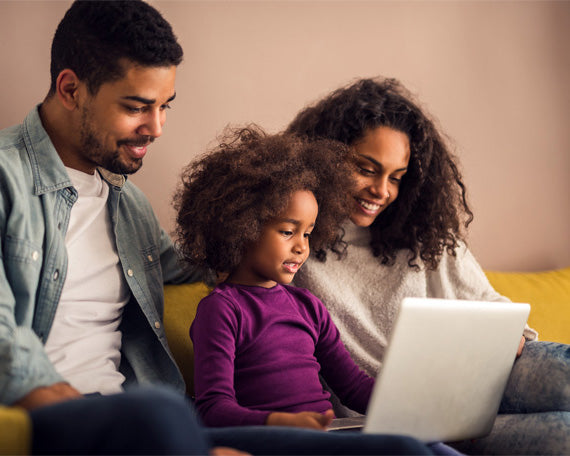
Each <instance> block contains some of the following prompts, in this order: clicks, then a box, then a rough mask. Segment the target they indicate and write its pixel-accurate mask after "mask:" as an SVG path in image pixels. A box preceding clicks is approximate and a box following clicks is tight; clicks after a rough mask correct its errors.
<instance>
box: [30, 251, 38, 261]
mask: <svg viewBox="0 0 570 456" xmlns="http://www.w3.org/2000/svg"><path fill="white" fill-rule="evenodd" d="M39 257H40V254H39V252H38V251H37V250H34V251H33V252H32V260H33V261H38V258H39Z"/></svg>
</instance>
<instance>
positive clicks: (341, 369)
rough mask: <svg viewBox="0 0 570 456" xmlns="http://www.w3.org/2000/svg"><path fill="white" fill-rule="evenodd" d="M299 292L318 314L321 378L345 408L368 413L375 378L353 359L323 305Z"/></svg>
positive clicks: (318, 352)
mask: <svg viewBox="0 0 570 456" xmlns="http://www.w3.org/2000/svg"><path fill="white" fill-rule="evenodd" d="M297 290H298V292H300V293H303V294H305V295H306V296H307V297H308V298H309V299H311V301H312V302H313V305H314V308H315V311H316V312H317V316H316V318H317V321H318V322H319V340H318V342H317V344H316V347H315V355H316V357H317V360H318V361H319V364H320V365H321V372H320V373H321V375H322V377H323V378H324V379H325V381H326V382H327V384H328V385H329V387H330V388H331V389H332V390H333V391H334V393H335V394H336V395H337V396H338V397H339V399H340V400H341V402H342V403H343V404H344V405H346V406H347V407H349V408H351V409H352V410H355V411H357V412H359V413H363V414H364V413H366V408H367V407H368V402H369V401H370V396H371V395H372V389H373V388H374V379H373V378H372V377H369V376H368V375H367V374H366V373H365V372H364V371H363V370H361V369H360V368H359V367H358V365H357V364H356V363H355V362H354V361H353V360H352V358H351V356H350V354H349V353H348V350H347V349H346V347H345V346H344V344H343V343H342V341H341V339H340V333H339V331H338V328H337V327H336V325H335V324H334V322H333V321H332V318H331V316H330V314H329V312H328V310H327V309H326V307H325V306H324V304H323V303H322V302H321V301H320V300H319V299H318V298H317V297H316V296H314V295H313V294H311V293H310V292H309V291H308V290H305V289H302V288H301V289H297Z"/></svg>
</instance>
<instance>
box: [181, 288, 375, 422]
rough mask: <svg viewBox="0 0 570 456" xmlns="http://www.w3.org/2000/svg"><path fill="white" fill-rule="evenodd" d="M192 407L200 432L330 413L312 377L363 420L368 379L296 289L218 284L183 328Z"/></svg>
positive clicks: (311, 300) (321, 312)
mask: <svg viewBox="0 0 570 456" xmlns="http://www.w3.org/2000/svg"><path fill="white" fill-rule="evenodd" d="M190 336H191V338H192V341H193V343H194V377H195V385H194V386H195V392H196V406H197V408H198V410H199V412H200V415H201V416H202V419H203V421H204V423H205V424H206V425H207V426H238V425H255V424H265V422H266V420H267V417H268V415H269V414H270V413H271V412H276V411H279V412H302V411H314V412H321V413H322V412H324V411H326V410H328V409H330V408H331V404H330V402H329V401H328V398H329V393H327V392H326V391H324V390H323V387H322V385H321V383H320V381H319V371H320V373H321V375H322V376H323V378H324V379H325V380H326V382H327V384H328V385H329V386H330V387H331V388H332V390H333V391H334V392H335V393H336V394H337V395H338V396H339V398H340V399H341V400H342V401H343V403H344V404H345V405H347V406H349V407H350V408H352V409H353V410H356V411H359V412H361V413H364V412H365V411H366V406H367V404H368V401H369V399H370V395H371V393H372V387H373V385H374V380H373V379H372V378H371V377H369V376H367V375H366V374H365V373H364V372H363V371H361V370H360V369H359V368H358V366H357V365H356V364H355V363H354V362H353V361H352V359H351V358H350V355H349V354H348V352H347V351H346V349H345V347H344V345H343V344H342V342H341V340H340V336H339V332H338V330H337V328H336V326H335V325H334V323H333V322H332V320H331V318H330V316H329V313H328V311H327V310H326V308H325V306H324V305H323V303H322V302H321V301H320V300H319V299H318V298H316V297H315V296H313V295H312V294H311V293H309V292H308V291H307V290H305V289H302V288H295V287H291V286H286V285H276V286H275V287H273V288H269V289H268V288H262V287H251V286H245V285H235V284H227V283H223V284H221V285H219V286H218V287H216V288H215V289H214V291H213V292H212V293H211V294H210V295H209V296H207V297H206V298H204V299H203V300H202V301H201V302H200V304H199V306H198V311H197V313H196V318H195V319H194V322H193V324H192V327H191V329H190Z"/></svg>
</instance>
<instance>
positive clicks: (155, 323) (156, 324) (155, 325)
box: [154, 321, 160, 329]
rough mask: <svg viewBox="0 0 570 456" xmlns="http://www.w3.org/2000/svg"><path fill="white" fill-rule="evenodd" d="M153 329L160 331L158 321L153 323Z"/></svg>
mask: <svg viewBox="0 0 570 456" xmlns="http://www.w3.org/2000/svg"><path fill="white" fill-rule="evenodd" d="M154 327H155V328H156V329H160V322H159V321H155V322H154Z"/></svg>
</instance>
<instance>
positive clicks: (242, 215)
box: [174, 125, 354, 273]
mask: <svg viewBox="0 0 570 456" xmlns="http://www.w3.org/2000/svg"><path fill="white" fill-rule="evenodd" d="M324 163H326V164H327V166H323V164H324ZM353 167H354V152H353V151H352V150H351V149H350V148H349V147H346V146H345V145H344V144H342V143H339V142H337V141H330V140H319V141H308V140H304V139H301V138H299V137H297V136H294V135H287V134H276V135H267V134H266V133H264V132H263V130H262V129H261V128H259V127H257V126H255V125H250V126H248V127H246V128H241V129H227V130H226V132H225V133H224V135H223V138H222V141H221V143H220V144H219V145H218V146H217V147H216V148H215V149H213V150H212V151H211V152H210V153H208V154H206V155H204V156H203V157H201V158H200V159H198V160H196V161H194V162H192V163H191V164H190V165H188V166H187V167H186V168H185V169H184V171H183V173H182V182H181V184H180V186H179V188H178V190H177V192H176V194H175V196H174V207H175V208H176V210H177V218H176V222H177V226H176V237H177V242H178V244H179V247H180V251H181V253H182V256H183V257H184V259H185V260H186V261H188V262H190V263H192V264H195V265H198V266H203V267H207V268H209V269H211V270H213V271H215V272H218V273H223V272H228V273H229V272H233V271H234V270H235V268H236V267H237V266H238V265H239V263H240V262H241V261H242V258H243V255H244V253H245V251H246V248H247V247H248V246H249V245H251V244H252V243H254V242H256V241H257V240H258V239H259V236H260V234H261V230H262V228H263V226H264V225H265V224H266V223H267V222H268V221H270V220H271V219H273V218H275V217H277V216H278V215H279V214H280V213H281V212H283V210H285V208H286V206H287V205H288V203H289V200H290V198H291V195H292V194H293V193H294V192H296V191H299V190H308V191H311V192H312V193H313V194H314V195H315V199H316V200H317V203H318V206H319V213H318V217H317V221H316V224H315V228H314V230H313V232H312V234H311V240H310V242H311V247H312V248H313V249H314V250H316V251H317V255H318V254H319V252H321V253H322V252H324V250H325V249H332V250H333V251H335V252H337V253H338V254H339V255H341V254H342V252H343V249H344V248H345V245H344V243H343V242H342V230H341V228H340V225H341V223H342V222H343V221H344V220H346V218H347V217H348V216H349V214H350V209H349V207H350V205H349V202H350V200H351V193H352V192H353V191H354V190H353V186H354V179H353V169H354V168H353Z"/></svg>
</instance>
